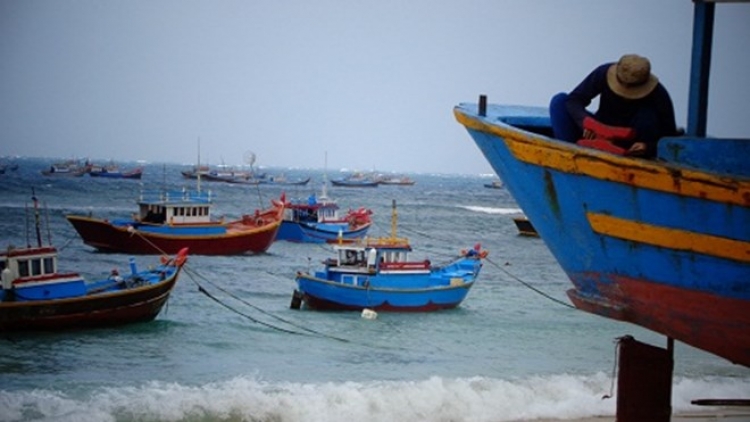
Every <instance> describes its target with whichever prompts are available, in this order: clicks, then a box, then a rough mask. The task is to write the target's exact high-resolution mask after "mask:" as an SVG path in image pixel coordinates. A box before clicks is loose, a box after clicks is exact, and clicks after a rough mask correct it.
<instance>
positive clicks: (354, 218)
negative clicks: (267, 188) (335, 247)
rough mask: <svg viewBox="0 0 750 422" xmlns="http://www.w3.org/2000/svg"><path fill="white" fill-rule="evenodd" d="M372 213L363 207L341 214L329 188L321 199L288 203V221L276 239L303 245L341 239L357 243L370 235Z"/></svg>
mask: <svg viewBox="0 0 750 422" xmlns="http://www.w3.org/2000/svg"><path fill="white" fill-rule="evenodd" d="M371 215H372V211H371V210H369V209H366V208H364V207H361V208H359V209H356V210H352V209H350V210H349V211H348V212H347V213H346V214H345V215H343V216H341V215H340V214H339V206H338V204H337V203H336V201H335V200H333V199H331V198H329V197H328V195H327V193H326V185H325V184H323V192H322V194H321V195H320V196H319V197H316V196H315V195H311V196H310V197H309V198H307V199H306V200H297V201H287V203H286V204H284V220H283V221H282V222H281V227H280V228H279V232H278V233H277V234H276V240H288V241H291V242H301V243H326V242H335V241H337V240H340V239H346V240H353V239H359V238H362V237H364V236H365V235H367V231H368V230H369V229H370V226H371V225H372V220H371V218H370V216H371Z"/></svg>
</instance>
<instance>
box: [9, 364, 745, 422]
mask: <svg viewBox="0 0 750 422" xmlns="http://www.w3.org/2000/svg"><path fill="white" fill-rule="evenodd" d="M610 383H611V380H610V378H609V377H608V376H607V375H605V374H601V373H600V374H596V375H593V376H571V375H557V376H550V377H531V378H527V379H520V380H500V379H489V378H481V377H475V378H460V379H444V378H440V377H432V378H429V379H426V380H422V381H379V382H368V383H357V382H344V383H323V384H299V383H281V384H279V383H276V384H271V383H267V382H264V381H262V380H256V379H251V378H245V377H237V378H234V379H231V380H228V381H224V382H217V383H211V384H205V385H202V386H186V385H180V384H176V383H163V382H152V383H147V384H144V385H142V386H139V387H117V388H112V387H109V388H100V389H98V390H96V391H94V392H92V393H90V394H89V395H88V396H87V397H83V398H76V397H74V396H73V394H70V393H65V392H61V391H53V390H39V389H37V390H31V391H14V392H9V391H0V420H1V421H9V422H10V421H24V420H42V421H46V420H55V421H77V422H80V421H83V422H85V421H130V420H153V421H193V420H202V421H204V420H205V421H227V420H252V421H274V422H293V421H306V422H308V421H313V422H315V421H321V422H323V421H325V422H349V421H358V422H368V421H373V422H379V421H383V422H386V421H387V422H391V421H480V422H481V421H487V422H502V421H511V420H534V419H538V418H559V419H579V418H585V417H591V416H601V415H604V416H612V415H614V414H615V409H616V398H615V397H613V398H610V399H603V398H602V397H603V395H604V394H607V393H609V389H610ZM672 395H673V410H674V412H677V413H678V412H689V411H695V410H696V409H695V407H694V406H691V405H690V401H691V400H693V399H695V398H717V397H723V398H727V397H734V398H736V397H747V396H748V395H750V379H732V378H711V379H676V380H675V385H674V388H673V394H672Z"/></svg>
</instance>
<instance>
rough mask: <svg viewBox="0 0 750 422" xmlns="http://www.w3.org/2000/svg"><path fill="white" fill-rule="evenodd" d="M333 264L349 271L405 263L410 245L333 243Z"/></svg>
mask: <svg viewBox="0 0 750 422" xmlns="http://www.w3.org/2000/svg"><path fill="white" fill-rule="evenodd" d="M334 251H336V260H335V266H337V267H341V268H342V269H346V270H347V271H351V270H354V269H361V270H363V271H375V270H376V269H377V268H378V267H379V266H380V265H383V264H385V266H388V264H406V263H409V262H411V261H409V255H410V252H411V247H410V246H409V245H408V244H392V245H387V246H383V245H374V244H372V243H370V242H367V241H365V242H362V243H355V244H343V245H335V246H334Z"/></svg>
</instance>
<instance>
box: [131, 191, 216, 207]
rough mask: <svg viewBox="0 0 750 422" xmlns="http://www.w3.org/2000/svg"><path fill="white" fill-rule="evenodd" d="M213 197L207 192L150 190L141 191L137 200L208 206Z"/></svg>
mask: <svg viewBox="0 0 750 422" xmlns="http://www.w3.org/2000/svg"><path fill="white" fill-rule="evenodd" d="M213 198H214V195H213V193H212V192H211V191H210V190H209V191H196V190H187V189H182V190H171V191H165V190H152V191H148V190H147V191H142V192H141V195H140V197H139V199H138V202H141V203H162V204H163V203H184V202H189V203H201V204H210V203H211V202H212V201H213Z"/></svg>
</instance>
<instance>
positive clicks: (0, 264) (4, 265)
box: [0, 259, 8, 271]
mask: <svg viewBox="0 0 750 422" xmlns="http://www.w3.org/2000/svg"><path fill="white" fill-rule="evenodd" d="M6 268H8V261H7V260H5V259H3V260H2V261H0V271H2V270H4V269H6Z"/></svg>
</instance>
